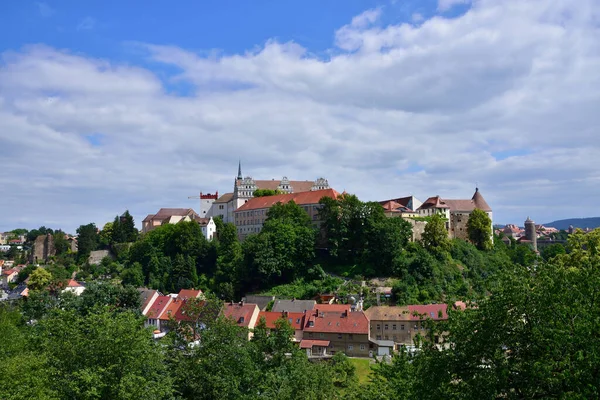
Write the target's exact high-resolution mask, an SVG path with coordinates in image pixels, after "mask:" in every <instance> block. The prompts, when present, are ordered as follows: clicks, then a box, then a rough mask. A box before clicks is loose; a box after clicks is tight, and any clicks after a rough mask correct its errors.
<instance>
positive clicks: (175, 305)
mask: <svg viewBox="0 0 600 400" xmlns="http://www.w3.org/2000/svg"><path fill="white" fill-rule="evenodd" d="M182 304H183V301H181V300H179V299H177V298H175V299H173V301H171V302H170V303H169V304H168V305H167V306H166V307H165V309H164V310H163V312H162V313H161V314H160V318H159V319H160V320H161V321H168V320H169V319H171V317H173V318H175V314H177V312H178V311H179V308H180V307H181V305H182Z"/></svg>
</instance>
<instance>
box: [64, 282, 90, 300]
mask: <svg viewBox="0 0 600 400" xmlns="http://www.w3.org/2000/svg"><path fill="white" fill-rule="evenodd" d="M84 291H85V286H83V285H82V284H81V283H79V282H77V281H76V280H75V279H69V282H67V286H66V287H65V288H64V289H63V292H71V293H73V294H75V295H76V296H79V295H81V293H83V292H84Z"/></svg>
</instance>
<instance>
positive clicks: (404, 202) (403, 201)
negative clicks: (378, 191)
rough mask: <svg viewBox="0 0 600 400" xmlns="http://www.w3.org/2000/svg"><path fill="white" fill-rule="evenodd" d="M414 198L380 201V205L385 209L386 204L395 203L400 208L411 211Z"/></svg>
mask: <svg viewBox="0 0 600 400" xmlns="http://www.w3.org/2000/svg"><path fill="white" fill-rule="evenodd" d="M412 198H413V196H407V197H399V198H397V199H389V200H383V201H380V202H379V204H381V205H382V206H384V208H385V204H389V203H395V204H397V205H398V206H402V207H405V208H408V209H410V206H409V204H410V202H411V201H412Z"/></svg>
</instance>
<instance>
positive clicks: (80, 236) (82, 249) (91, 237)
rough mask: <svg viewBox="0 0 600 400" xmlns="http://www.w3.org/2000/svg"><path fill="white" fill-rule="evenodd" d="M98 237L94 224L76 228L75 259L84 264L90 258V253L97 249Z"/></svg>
mask: <svg viewBox="0 0 600 400" xmlns="http://www.w3.org/2000/svg"><path fill="white" fill-rule="evenodd" d="M98 243H99V236H98V228H96V224H94V223H90V224H87V225H81V226H79V228H77V259H78V260H79V262H84V261H86V260H87V258H88V257H89V256H90V252H92V251H94V250H96V249H97V248H98Z"/></svg>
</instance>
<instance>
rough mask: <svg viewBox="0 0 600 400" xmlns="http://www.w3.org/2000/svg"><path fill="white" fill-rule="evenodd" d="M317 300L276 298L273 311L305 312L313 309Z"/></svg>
mask: <svg viewBox="0 0 600 400" xmlns="http://www.w3.org/2000/svg"><path fill="white" fill-rule="evenodd" d="M316 305H317V302H316V301H314V300H295V299H294V300H275V304H273V309H272V311H276V312H283V311H288V312H302V313H303V312H304V311H312V310H313V309H314V308H315V306H316Z"/></svg>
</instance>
